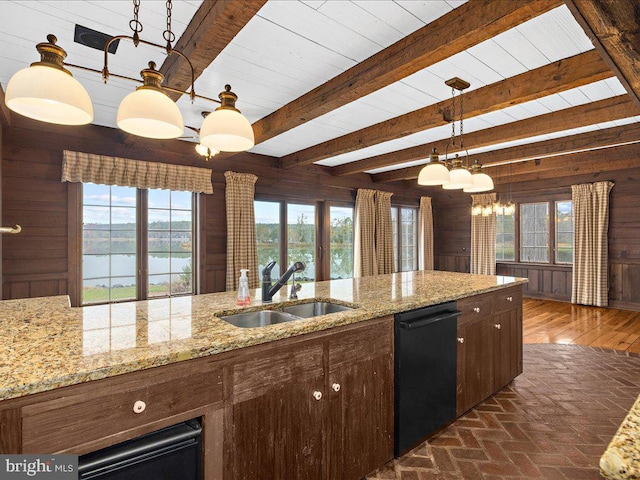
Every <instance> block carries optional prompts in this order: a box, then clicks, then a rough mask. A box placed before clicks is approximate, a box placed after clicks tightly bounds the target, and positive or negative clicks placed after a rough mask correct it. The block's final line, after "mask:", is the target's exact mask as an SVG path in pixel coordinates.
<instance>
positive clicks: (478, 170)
mask: <svg viewBox="0 0 640 480" xmlns="http://www.w3.org/2000/svg"><path fill="white" fill-rule="evenodd" d="M471 179H472V181H473V185H472V186H471V187H465V188H464V189H463V191H465V192H467V193H479V192H488V191H489V190H493V180H492V179H491V177H490V176H489V175H487V174H486V173H484V172H483V171H482V165H481V164H480V162H479V161H478V160H476V161H475V163H474V164H473V166H472V167H471Z"/></svg>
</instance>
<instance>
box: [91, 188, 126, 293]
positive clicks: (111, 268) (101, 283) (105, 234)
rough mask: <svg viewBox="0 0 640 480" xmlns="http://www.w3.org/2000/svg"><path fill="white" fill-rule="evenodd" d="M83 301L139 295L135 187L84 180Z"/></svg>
mask: <svg viewBox="0 0 640 480" xmlns="http://www.w3.org/2000/svg"><path fill="white" fill-rule="evenodd" d="M82 196H83V198H82V217H83V225H82V303H83V304H88V303H101V302H109V301H114V300H134V299H135V298H136V278H135V274H136V270H137V263H136V231H137V226H136V218H137V214H136V213H137V212H136V208H137V207H136V189H135V188H131V187H117V186H108V185H95V184H91V183H86V184H83V188H82Z"/></svg>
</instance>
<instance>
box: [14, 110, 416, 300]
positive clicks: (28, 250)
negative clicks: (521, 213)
mask: <svg viewBox="0 0 640 480" xmlns="http://www.w3.org/2000/svg"><path fill="white" fill-rule="evenodd" d="M63 150H76V151H82V152H90V153H95V154H100V155H111V156H118V157H125V158H132V159H137V160H146V161H161V162H166V163H175V164H181V165H192V166H200V167H208V168H211V169H212V175H213V176H212V179H213V186H214V193H213V194H212V195H202V198H201V207H202V216H201V226H200V232H201V247H202V248H201V255H200V257H199V261H200V264H201V278H200V291H201V292H202V293H207V292H215V291H222V290H224V289H225V271H226V213H225V197H224V191H225V184H224V175H223V173H224V172H225V171H226V170H233V171H236V172H249V173H255V174H257V175H258V178H259V179H258V182H257V184H256V197H258V198H260V197H265V196H268V197H270V198H283V199H294V200H298V201H300V200H307V201H311V200H317V201H334V202H345V201H346V202H354V201H355V193H356V190H355V189H356V188H376V189H381V190H387V191H392V192H394V197H393V201H394V202H398V203H401V204H405V205H416V206H417V205H418V202H419V196H420V194H421V191H420V190H418V189H417V188H406V187H405V186H404V185H392V186H389V185H381V184H374V183H373V182H372V181H371V179H370V177H369V176H368V175H366V174H361V175H354V176H348V177H334V176H331V175H330V174H329V173H328V169H327V168H325V167H319V166H308V167H301V168H296V169H291V170H283V169H280V168H278V167H277V162H276V160H275V159H273V158H272V157H267V156H261V155H255V154H246V153H243V154H237V155H233V156H232V155H231V154H226V155H219V156H216V157H214V158H213V159H212V160H210V161H209V162H208V163H207V162H205V161H204V160H203V159H202V157H200V156H198V155H197V154H196V153H195V151H194V148H193V144H191V143H187V142H181V141H177V140H169V141H158V140H145V139H141V138H138V137H133V136H130V135H128V134H126V133H124V132H122V131H120V130H115V129H111V128H104V127H97V126H83V127H61V126H52V125H46V124H40V123H38V122H34V121H30V120H27V119H22V118H19V117H17V116H13V117H12V123H11V126H8V127H7V126H5V131H4V142H3V145H2V152H3V159H2V163H3V176H2V199H3V220H4V222H5V223H7V224H11V225H13V224H15V223H20V224H21V225H22V226H23V228H24V230H23V232H22V233H21V234H20V235H4V238H2V244H3V256H2V264H3V273H4V276H3V285H2V287H3V288H2V290H3V295H4V298H23V297H37V296H43V295H57V294H66V293H68V292H69V282H76V281H77V279H76V278H75V275H74V274H73V273H69V255H68V238H67V236H68V212H69V210H70V205H69V201H68V190H69V185H68V184H66V183H61V182H60V177H61V165H62V152H63Z"/></svg>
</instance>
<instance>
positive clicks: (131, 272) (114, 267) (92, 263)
mask: <svg viewBox="0 0 640 480" xmlns="http://www.w3.org/2000/svg"><path fill="white" fill-rule="evenodd" d="M177 255H180V256H179V257H178V256H173V257H171V258H169V257H155V256H152V255H150V256H149V260H148V263H149V274H150V275H153V276H154V277H153V283H165V282H169V274H168V273H167V272H169V271H171V272H172V273H174V274H175V273H178V274H179V273H182V272H183V269H184V268H185V267H187V266H191V256H190V255H189V254H186V255H185V254H184V253H181V254H177ZM110 270H111V272H110ZM82 276H83V277H84V278H87V277H91V278H92V279H90V280H83V284H84V286H85V287H97V286H99V285H105V283H106V282H105V277H109V276H111V277H129V280H128V279H127V278H122V283H123V285H126V284H133V282H134V281H135V280H133V279H135V276H136V256H135V255H111V256H109V255H83V257H82Z"/></svg>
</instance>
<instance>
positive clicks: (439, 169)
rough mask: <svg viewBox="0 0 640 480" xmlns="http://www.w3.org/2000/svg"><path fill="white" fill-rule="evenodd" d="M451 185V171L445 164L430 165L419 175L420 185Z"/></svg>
mask: <svg viewBox="0 0 640 480" xmlns="http://www.w3.org/2000/svg"><path fill="white" fill-rule="evenodd" d="M448 183H449V169H448V168H447V167H445V166H444V164H443V163H440V162H435V163H428V164H427V165H426V166H425V167H424V168H423V169H422V170H420V174H419V175H418V185H446V184H448Z"/></svg>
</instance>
